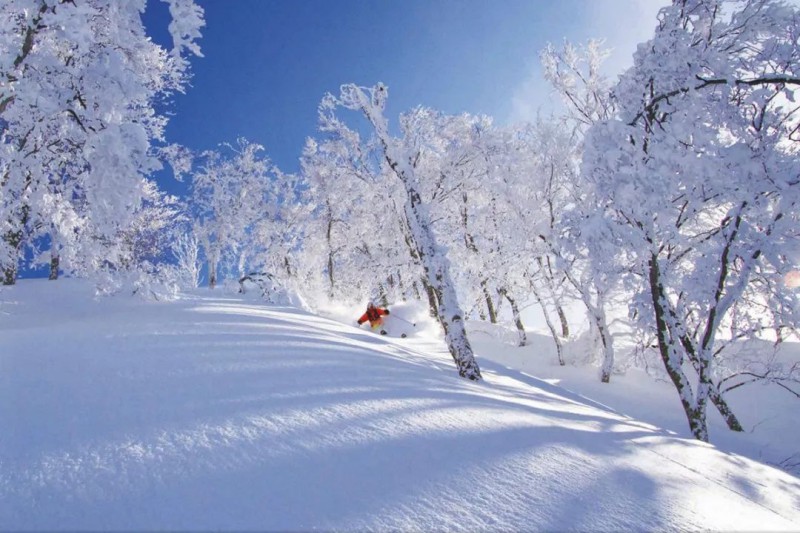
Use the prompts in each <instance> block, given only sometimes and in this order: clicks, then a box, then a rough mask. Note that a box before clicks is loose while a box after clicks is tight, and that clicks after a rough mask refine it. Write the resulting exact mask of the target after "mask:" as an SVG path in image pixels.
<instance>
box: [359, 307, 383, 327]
mask: <svg viewBox="0 0 800 533" xmlns="http://www.w3.org/2000/svg"><path fill="white" fill-rule="evenodd" d="M388 314H389V310H388V309H382V308H380V307H367V312H366V313H364V314H363V315H361V318H359V319H358V323H359V325H361V324H363V323H364V322H366V321H367V320H369V323H370V324H372V323H373V322H380V320H381V317H382V316H385V315H388Z"/></svg>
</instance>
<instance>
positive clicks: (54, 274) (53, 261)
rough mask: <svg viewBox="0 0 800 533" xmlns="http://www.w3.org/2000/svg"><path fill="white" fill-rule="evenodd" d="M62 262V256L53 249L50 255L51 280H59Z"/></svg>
mask: <svg viewBox="0 0 800 533" xmlns="http://www.w3.org/2000/svg"><path fill="white" fill-rule="evenodd" d="M59 262H60V258H59V256H58V253H57V252H56V251H53V252H52V254H51V255H50V276H49V278H48V279H50V280H57V279H58V263H59Z"/></svg>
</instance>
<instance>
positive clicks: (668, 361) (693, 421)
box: [648, 254, 708, 442]
mask: <svg viewBox="0 0 800 533" xmlns="http://www.w3.org/2000/svg"><path fill="white" fill-rule="evenodd" d="M648 267H649V282H650V298H651V303H652V305H653V312H654V313H655V321H656V336H657V338H658V351H659V353H660V355H661V360H662V361H663V363H664V368H665V369H666V371H667V374H668V375H669V377H670V379H671V380H672V384H673V385H675V389H676V390H677V391H678V396H679V397H680V400H681V406H683V411H684V413H685V414H686V420H687V421H688V423H689V429H690V431H691V432H692V435H693V436H694V438H696V439H698V440H702V441H704V442H708V425H707V422H706V417H705V412H703V411H702V410H701V409H697V408H696V407H695V401H694V394H693V393H692V387H691V385H690V384H689V380H688V379H687V378H686V374H684V372H683V368H682V363H683V356H682V355H681V354H682V352H683V348H682V346H680V345H679V344H678V343H677V341H672V339H671V335H670V332H669V330H668V326H667V314H666V313H667V312H666V309H665V308H664V303H665V302H666V295H665V294H664V289H663V287H662V286H661V273H660V269H659V267H658V258H657V257H656V255H655V254H652V255H651V257H650V261H649V264H648ZM676 344H677V345H676Z"/></svg>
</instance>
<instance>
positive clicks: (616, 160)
mask: <svg viewBox="0 0 800 533" xmlns="http://www.w3.org/2000/svg"><path fill="white" fill-rule="evenodd" d="M799 24H800V15H798V13H797V10H795V9H794V8H791V7H787V6H786V5H784V4H781V3H779V2H775V1H772V0H747V1H735V2H724V1H716V0H713V1H712V0H704V1H698V0H675V1H674V2H673V4H672V5H671V6H669V7H667V8H664V9H662V10H661V12H660V14H659V17H658V27H657V29H656V33H655V36H654V38H653V39H652V40H651V41H649V42H647V43H645V44H643V45H640V46H639V48H638V51H637V53H636V55H635V56H634V66H633V67H632V68H631V69H630V70H628V71H627V72H626V73H625V74H624V75H623V76H622V77H621V79H620V81H619V83H618V85H617V86H616V87H615V88H614V97H615V103H616V105H617V116H616V117H615V118H612V119H610V120H606V121H602V122H599V123H597V124H595V125H593V126H592V127H591V128H590V130H589V132H588V134H587V139H586V151H585V153H584V158H583V176H584V178H585V179H586V186H587V187H591V189H592V194H594V195H595V196H596V198H598V199H599V200H600V202H598V203H597V212H596V216H591V217H588V218H587V219H586V224H585V225H584V231H585V232H584V238H585V239H587V240H589V239H591V240H593V242H594V243H595V244H596V246H595V247H594V248H593V250H594V253H595V254H596V255H595V256H594V257H595V258H596V259H597V261H598V263H599V264H602V263H606V264H609V265H610V264H614V263H619V262H624V263H627V266H628V269H629V270H628V272H629V275H628V276H627V279H626V283H628V285H629V286H631V287H633V288H635V290H636V291H637V294H638V298H637V301H636V307H637V313H636V315H637V316H638V318H639V320H640V321H641V323H642V325H643V326H644V327H647V328H652V330H653V331H654V332H655V333H656V337H657V340H658V350H659V354H660V356H661V359H662V361H663V363H664V366H665V368H666V371H667V373H668V375H669V377H670V379H671V380H672V382H673V383H674V385H675V387H676V389H677V391H678V393H679V396H680V400H681V404H682V406H683V409H684V412H685V414H686V417H687V420H688V422H689V426H690V428H691V431H692V433H693V435H694V436H695V437H696V438H698V439H700V440H708V438H709V436H708V427H707V421H706V410H707V404H708V402H709V401H711V402H712V403H713V404H714V406H715V407H716V408H717V409H718V410H719V412H720V414H721V415H722V416H723V418H724V419H725V420H726V422H727V423H728V426H729V427H730V428H731V429H735V430H740V429H741V425H740V424H739V421H738V420H737V418H736V417H735V415H734V413H733V411H732V410H731V408H730V406H729V405H728V404H727V402H726V401H725V399H724V397H723V395H722V392H721V388H720V380H721V374H720V370H721V369H720V367H719V365H718V363H719V355H720V352H719V346H718V336H719V335H720V333H721V330H722V328H721V326H722V325H723V324H724V322H725V320H726V319H729V318H730V316H731V311H732V309H733V308H734V306H735V305H737V304H741V305H743V304H744V303H745V302H744V300H743V295H745V294H747V293H753V292H754V293H755V294H757V295H758V299H759V300H760V301H761V302H762V303H763V305H765V306H767V307H768V308H769V309H770V310H771V311H772V313H773V315H774V316H776V317H780V320H781V322H783V323H788V324H796V323H797V315H796V313H797V310H798V302H797V298H796V294H794V293H793V292H791V291H785V290H781V283H780V280H781V279H782V277H783V275H784V274H785V273H786V272H788V271H789V270H790V269H791V267H792V265H793V263H794V261H796V259H797V257H798V252H800V250H798V247H797V243H798V242H800V241H799V240H798V238H797V237H798V235H797V228H798V218H799V216H800V213H798V201H800V197H798V193H799V192H800V182H798V176H799V175H800V162H799V161H798V157H797V154H798V148H797V147H798V138H797V132H798V115H797V106H795V105H794V104H793V102H794V98H795V94H794V92H795V88H796V87H797V86H798V85H800V73H799V72H797V68H798V65H800V61H799V60H800V49H799V47H800V39H798V37H799V36H800V26H798V25H799ZM601 237H602V239H601ZM751 299H752V298H751ZM751 334H756V332H754V331H753V332H751ZM692 374H693V375H694V376H695V382H694V385H693V384H692V379H691V376H692Z"/></svg>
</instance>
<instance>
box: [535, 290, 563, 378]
mask: <svg viewBox="0 0 800 533" xmlns="http://www.w3.org/2000/svg"><path fill="white" fill-rule="evenodd" d="M531 288H532V290H533V295H534V296H535V297H536V299H537V300H538V302H539V307H541V308H542V315H544V322H545V324H547V329H549V330H550V336H551V337H552V338H553V343H555V345H556V355H557V356H558V364H559V365H561V366H566V364H567V363H566V362H565V361H564V347H563V346H562V345H561V338H560V337H559V335H558V330H557V329H556V326H555V324H553V321H552V320H551V319H550V313H548V312H547V306H546V305H545V303H544V300H542V297H541V294H539V291H538V290H537V289H536V286H535V285H531Z"/></svg>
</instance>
